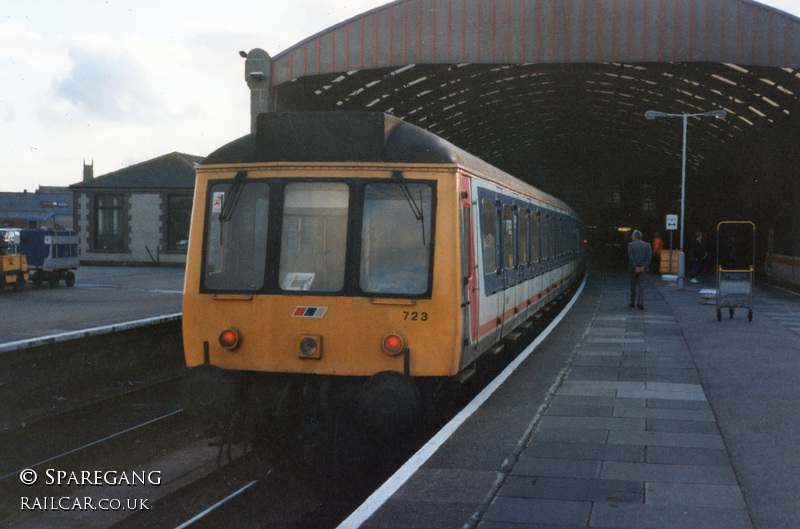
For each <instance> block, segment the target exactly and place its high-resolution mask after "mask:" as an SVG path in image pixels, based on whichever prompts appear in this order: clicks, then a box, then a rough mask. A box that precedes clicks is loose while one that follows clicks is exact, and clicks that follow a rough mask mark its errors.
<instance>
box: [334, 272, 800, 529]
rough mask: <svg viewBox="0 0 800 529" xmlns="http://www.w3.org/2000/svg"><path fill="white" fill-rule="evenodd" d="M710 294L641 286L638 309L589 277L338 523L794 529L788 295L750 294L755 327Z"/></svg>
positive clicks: (797, 387) (622, 285) (619, 291)
mask: <svg viewBox="0 0 800 529" xmlns="http://www.w3.org/2000/svg"><path fill="white" fill-rule="evenodd" d="M712 282H713V280H708V282H707V283H705V284H703V283H702V282H701V283H700V284H689V285H687V286H686V288H685V289H684V290H681V291H678V290H676V289H675V288H674V287H669V286H666V285H665V284H664V283H663V282H662V281H661V279H660V278H659V277H658V276H651V277H650V278H649V282H648V286H647V291H646V300H645V309H644V310H637V309H631V308H629V307H628V301H629V285H628V280H627V275H626V274H623V273H618V272H601V271H590V272H589V274H588V275H587V281H586V284H585V286H584V289H583V291H582V293H581V295H580V297H579V298H578V299H577V300H576V302H575V304H574V306H573V307H572V309H571V310H570V311H569V312H568V313H567V314H566V315H565V317H564V318H563V320H562V321H561V322H560V323H559V324H558V325H557V326H556V327H555V328H554V329H553V331H552V332H551V333H550V335H549V336H548V337H547V338H546V339H544V340H543V341H542V342H541V343H540V344H539V345H538V347H537V348H536V349H535V350H534V351H533V352H532V354H530V355H529V356H528V357H527V358H526V359H525V360H524V361H523V362H522V363H520V365H519V366H518V367H517V368H516V370H515V371H514V372H513V373H512V374H511V375H510V376H509V377H508V379H507V380H506V381H505V382H504V383H503V384H502V385H501V386H500V387H499V388H498V389H497V390H496V391H494V393H492V394H491V395H490V396H489V397H488V399H486V401H485V402H484V403H483V405H481V406H480V407H479V408H478V409H477V410H476V411H475V412H474V413H473V414H472V415H470V416H469V418H468V419H466V420H465V421H464V422H463V423H462V424H461V425H460V426H458V428H457V429H456V430H455V431H454V432H453V434H452V435H450V436H449V437H448V438H447V439H446V441H444V442H443V444H441V445H440V446H439V448H438V449H437V450H435V452H432V455H431V456H430V457H429V458H427V459H425V460H424V462H422V463H419V462H418V463H417V467H416V471H414V472H413V473H409V476H406V477H398V475H399V474H401V473H402V472H403V469H400V470H399V471H398V474H395V476H393V477H392V478H390V480H389V481H387V486H388V485H389V483H390V482H392V481H393V480H394V481H395V483H397V484H398V485H397V486H396V487H395V488H394V489H393V492H386V486H384V487H382V489H384V491H383V494H384V496H385V497H383V498H379V497H378V496H379V494H380V493H381V490H379V491H378V492H376V494H374V495H373V497H371V498H370V499H368V500H367V502H366V503H365V504H364V505H362V507H361V508H359V510H357V511H356V513H354V514H353V515H352V516H351V517H350V518H348V520H345V522H343V523H342V525H341V526H340V527H341V528H346V527H362V528H365V529H366V528H370V529H372V528H382V527H392V528H394V529H400V528H409V529H410V528H419V527H436V528H439V529H442V528H453V529H462V528H478V529H512V528H513V529H577V528H587V527H592V528H630V529H667V528H669V529H692V528H702V529H740V528H742V529H744V528H747V529H751V528H754V529H781V528H787V529H789V528H796V527H798V524H800V494H798V493H797V492H798V490H800V443H798V442H797V439H799V438H800V406H798V402H800V384H798V383H797V381H798V374H799V373H800V354H798V353H800V296H797V295H794V294H789V293H782V292H780V291H777V290H769V289H767V290H763V289H759V291H758V294H757V296H756V301H755V304H754V318H753V321H752V322H751V323H748V321H747V311H746V310H741V309H739V310H740V312H737V313H736V314H735V315H734V317H733V318H731V319H729V318H728V317H727V316H728V315H727V313H726V314H725V318H724V319H723V320H722V321H717V317H716V307H715V306H709V305H703V304H702V302H701V301H702V300H701V297H700V295H699V290H700V289H701V288H708V287H712V288H713V284H712ZM424 450H425V448H423V449H422V450H420V453H422V452H423V451H424ZM418 457H421V456H419V454H418V455H417V456H414V458H418ZM414 458H412V461H413V460H414ZM407 465H408V464H407ZM370 504H371V505H372V507H368V505H370Z"/></svg>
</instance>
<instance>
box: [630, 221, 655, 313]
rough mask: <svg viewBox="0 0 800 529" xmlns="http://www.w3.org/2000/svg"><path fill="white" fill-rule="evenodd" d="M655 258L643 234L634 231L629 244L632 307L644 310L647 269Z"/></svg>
mask: <svg viewBox="0 0 800 529" xmlns="http://www.w3.org/2000/svg"><path fill="white" fill-rule="evenodd" d="M652 258H653V249H652V248H651V247H650V245H649V244H647V243H646V242H644V241H643V240H642V232H640V231H639V230H634V231H633V233H632V234H631V242H629V243H628V273H629V274H630V280H631V302H630V305H629V306H630V307H631V308H633V307H638V308H639V309H640V310H641V309H644V287H645V285H646V284H647V269H648V268H649V266H650V260H651V259H652Z"/></svg>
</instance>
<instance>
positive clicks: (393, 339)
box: [381, 331, 406, 356]
mask: <svg viewBox="0 0 800 529" xmlns="http://www.w3.org/2000/svg"><path fill="white" fill-rule="evenodd" d="M405 348H406V340H405V339H404V338H403V335H402V334H400V333H399V332H395V331H392V332H390V333H389V334H387V335H386V336H384V337H383V340H382V341H381V349H383V352H384V353H386V354H387V355H389V356H397V355H399V354H400V353H402V352H403V349H405Z"/></svg>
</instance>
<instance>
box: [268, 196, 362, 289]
mask: <svg viewBox="0 0 800 529" xmlns="http://www.w3.org/2000/svg"><path fill="white" fill-rule="evenodd" d="M349 203H350V189H349V187H348V185H347V184H345V183H341V182H293V183H290V184H287V185H286V190H285V192H284V203H283V226H282V230H281V256H280V269H279V273H278V282H279V285H280V287H281V288H282V289H283V290H304V291H322V292H336V291H339V290H341V289H342V287H343V286H344V268H345V266H344V265H345V254H346V248H347V212H348V207H349Z"/></svg>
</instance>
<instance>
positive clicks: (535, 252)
mask: <svg viewBox="0 0 800 529" xmlns="http://www.w3.org/2000/svg"><path fill="white" fill-rule="evenodd" d="M531 262H532V263H538V262H539V215H536V214H531Z"/></svg>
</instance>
